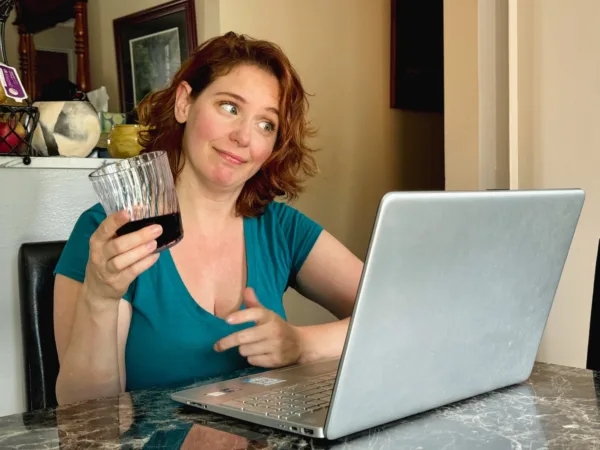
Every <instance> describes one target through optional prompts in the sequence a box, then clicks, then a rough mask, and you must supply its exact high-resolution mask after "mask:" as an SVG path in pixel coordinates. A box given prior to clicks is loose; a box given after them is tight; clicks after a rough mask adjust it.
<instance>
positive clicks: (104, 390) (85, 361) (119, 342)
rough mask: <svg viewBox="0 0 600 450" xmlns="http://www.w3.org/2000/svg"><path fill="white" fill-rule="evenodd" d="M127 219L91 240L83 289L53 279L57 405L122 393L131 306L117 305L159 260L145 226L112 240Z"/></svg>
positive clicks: (110, 221) (112, 219) (117, 218)
mask: <svg viewBox="0 0 600 450" xmlns="http://www.w3.org/2000/svg"><path fill="white" fill-rule="evenodd" d="M127 221H128V216H127V213H124V212H121V213H117V214H113V215H111V216H109V217H107V218H106V219H105V220H104V221H103V222H102V223H101V224H100V226H99V227H98V229H97V230H96V231H95V232H94V234H93V235H92V237H91V239H90V251H89V259H88V263H87V267H86V272H85V279H84V282H83V284H82V283H79V282H77V281H75V280H72V279H70V278H67V277H65V276H62V275H60V274H57V276H56V281H55V288H54V333H55V339H56V347H57V352H58V359H59V363H60V370H59V374H58V379H57V381H56V397H57V400H58V403H59V404H65V403H73V402H76V401H80V400H87V399H92V398H100V397H107V396H113V395H117V394H118V393H120V392H122V391H123V390H124V388H125V364H124V360H125V357H124V353H125V343H126V341H127V333H128V331H129V324H130V321H131V305H130V304H129V303H128V302H127V301H125V300H123V299H122V297H123V295H124V294H125V292H126V291H127V289H128V287H129V285H130V284H131V283H132V282H133V280H134V279H135V278H136V277H137V276H138V275H139V274H140V273H142V272H143V271H145V270H146V269H148V268H149V267H150V266H152V264H154V263H155V262H156V260H157V259H158V254H154V253H152V252H153V251H154V250H155V249H156V238H157V237H158V236H159V235H160V233H161V232H162V230H161V228H160V227H158V228H156V226H150V227H146V228H143V229H141V230H139V231H136V232H134V233H130V234H127V235H124V236H121V237H116V235H115V233H116V230H117V229H118V228H119V227H120V226H122V225H123V224H125V223H126V222H127Z"/></svg>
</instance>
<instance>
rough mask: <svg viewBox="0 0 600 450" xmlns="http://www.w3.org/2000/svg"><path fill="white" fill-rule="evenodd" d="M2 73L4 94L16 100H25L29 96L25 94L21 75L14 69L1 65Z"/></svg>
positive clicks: (0, 71) (0, 70)
mask: <svg viewBox="0 0 600 450" xmlns="http://www.w3.org/2000/svg"><path fill="white" fill-rule="evenodd" d="M0 73H1V75H2V77H1V78H2V87H4V92H6V95H7V96H8V97H11V98H13V99H15V100H23V99H26V98H27V94H26V93H25V89H24V88H23V84H21V79H20V78H19V74H18V73H17V70H16V69H15V68H14V67H10V66H6V65H4V64H0Z"/></svg>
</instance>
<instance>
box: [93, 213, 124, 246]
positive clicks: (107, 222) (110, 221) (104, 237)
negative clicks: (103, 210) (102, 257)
mask: <svg viewBox="0 0 600 450" xmlns="http://www.w3.org/2000/svg"><path fill="white" fill-rule="evenodd" d="M127 222H129V213H128V212H127V211H119V212H117V213H114V214H111V215H110V216H108V217H107V218H106V219H104V221H103V222H102V225H101V226H100V227H99V228H98V232H97V233H94V234H96V237H97V238H98V240H100V241H102V242H107V241H109V240H110V239H112V237H113V236H114V235H115V234H116V232H117V230H118V229H119V228H121V227H122V226H123V225H125V224H126V223H127Z"/></svg>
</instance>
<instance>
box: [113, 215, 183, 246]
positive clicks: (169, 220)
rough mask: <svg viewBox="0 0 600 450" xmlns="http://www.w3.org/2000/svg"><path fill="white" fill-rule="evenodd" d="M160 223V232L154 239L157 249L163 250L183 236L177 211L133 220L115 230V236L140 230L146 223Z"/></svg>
mask: <svg viewBox="0 0 600 450" xmlns="http://www.w3.org/2000/svg"><path fill="white" fill-rule="evenodd" d="M154 224H157V225H160V226H161V227H162V229H163V232H162V234H161V235H160V236H159V237H158V238H157V239H156V242H157V244H158V245H157V250H164V249H165V248H167V247H171V246H173V245H174V244H176V243H177V242H179V241H180V240H181V238H182V237H183V228H182V226H181V215H180V214H179V213H173V214H165V215H163V216H156V217H149V218H147V219H141V220H134V221H133V222H129V223H126V224H125V225H123V226H122V227H121V228H119V229H118V230H117V236H123V235H124V234H127V233H133V232H134V231H137V230H141V229H142V228H144V227H147V226H148V225H154Z"/></svg>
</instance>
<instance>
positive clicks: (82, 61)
mask: <svg viewBox="0 0 600 450" xmlns="http://www.w3.org/2000/svg"><path fill="white" fill-rule="evenodd" d="M14 25H15V26H17V27H18V33H19V46H18V48H19V61H20V64H19V69H20V72H21V81H22V82H23V85H24V87H25V90H26V91H27V93H28V94H29V98H30V99H32V100H33V101H36V100H39V99H42V98H43V99H51V96H52V95H57V94H58V93H60V92H62V93H63V96H64V95H65V94H64V93H65V92H68V91H69V89H71V90H73V91H74V90H75V88H76V89H78V90H80V91H82V92H87V91H88V90H89V88H90V68H89V43H88V29H87V0H46V1H44V2H38V1H33V0H18V1H17V4H16V20H15V22H14ZM13 65H15V64H14V63H13ZM73 94H74V92H73Z"/></svg>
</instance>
